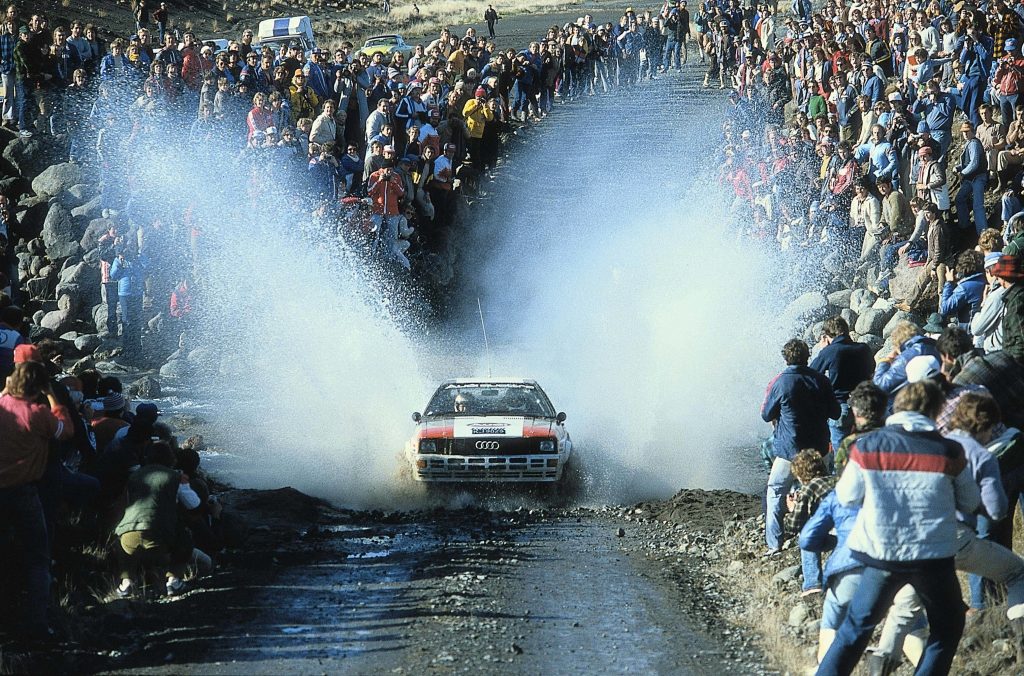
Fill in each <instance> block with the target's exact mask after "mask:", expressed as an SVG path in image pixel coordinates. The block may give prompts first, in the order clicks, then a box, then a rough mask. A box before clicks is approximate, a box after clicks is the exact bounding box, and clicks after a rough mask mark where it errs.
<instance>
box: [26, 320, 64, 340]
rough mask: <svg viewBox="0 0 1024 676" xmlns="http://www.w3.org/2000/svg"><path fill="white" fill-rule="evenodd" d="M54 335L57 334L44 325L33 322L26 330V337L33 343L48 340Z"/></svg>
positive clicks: (54, 336)
mask: <svg viewBox="0 0 1024 676" xmlns="http://www.w3.org/2000/svg"><path fill="white" fill-rule="evenodd" d="M56 337H57V334H55V333H54V332H53V331H52V330H50V329H48V328H46V327H45V326H39V325H37V324H33V325H32V326H31V327H29V330H28V339H29V341H30V342H33V343H38V342H39V341H40V340H48V339H52V338H56Z"/></svg>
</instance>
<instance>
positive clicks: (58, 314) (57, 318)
mask: <svg viewBox="0 0 1024 676" xmlns="http://www.w3.org/2000/svg"><path fill="white" fill-rule="evenodd" d="M65 297H66V296H65ZM72 320H73V317H72V316H71V313H70V312H68V311H67V310H53V311H52V312H47V313H46V314H45V315H44V316H43V320H42V321H41V322H39V325H40V326H41V327H43V328H44V329H50V330H51V331H53V333H54V334H56V335H60V334H62V333H64V332H66V331H68V330H69V329H70V328H71V322H72Z"/></svg>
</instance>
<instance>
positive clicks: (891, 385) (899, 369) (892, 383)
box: [872, 322, 939, 402]
mask: <svg viewBox="0 0 1024 676" xmlns="http://www.w3.org/2000/svg"><path fill="white" fill-rule="evenodd" d="M892 342H893V345H895V346H896V347H894V348H893V350H892V352H890V353H889V355H888V356H886V357H884V358H883V359H882V360H880V361H879V362H878V365H877V366H875V375H874V376H873V377H872V380H873V381H874V383H875V385H878V387H880V388H882V390H883V391H884V392H885V393H886V394H888V395H889V399H890V402H891V401H892V398H893V397H894V396H895V394H896V390H898V389H900V388H901V387H903V386H904V385H906V383H907V364H909V363H910V360H911V359H913V358H914V357H919V356H921V355H923V354H930V355H932V356H933V357H935V358H936V359H938V358H939V349H938V347H937V346H936V345H935V341H934V340H933V339H931V338H929V337H927V336H923V335H921V329H920V327H918V325H917V324H915V323H913V322H900V323H899V324H897V325H896V328H895V330H894V331H893V332H892Z"/></svg>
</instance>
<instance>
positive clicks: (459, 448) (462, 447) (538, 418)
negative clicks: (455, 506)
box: [406, 378, 572, 483]
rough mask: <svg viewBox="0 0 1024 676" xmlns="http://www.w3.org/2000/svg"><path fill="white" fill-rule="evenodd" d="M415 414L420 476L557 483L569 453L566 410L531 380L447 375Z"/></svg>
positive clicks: (413, 453)
mask: <svg viewBox="0 0 1024 676" xmlns="http://www.w3.org/2000/svg"><path fill="white" fill-rule="evenodd" d="M412 419H413V421H414V422H416V431H415V433H414V434H413V436H412V439H410V441H409V443H408V444H407V446H406V455H407V456H408V458H409V461H410V463H411V464H412V466H413V468H414V471H413V476H414V477H415V479H416V480H417V481H422V482H428V483H454V482H491V483H502V482H533V483H556V482H559V481H561V479H562V477H563V476H564V474H565V468H566V465H567V464H568V462H569V458H570V456H571V455H572V440H571V439H570V438H569V433H568V432H567V431H566V429H565V424H564V423H565V413H556V412H555V408H554V406H552V405H551V400H550V399H548V396H547V394H545V393H544V390H542V389H541V387H540V385H538V384H537V382H536V381H533V380H522V379H513V378H503V379H493V378H487V379H458V380H449V381H446V382H444V383H442V384H441V386H440V387H438V388H437V391H436V392H434V396H432V397H431V398H430V402H429V403H428V404H427V407H426V409H425V410H424V411H423V413H422V414H421V413H413V414H412Z"/></svg>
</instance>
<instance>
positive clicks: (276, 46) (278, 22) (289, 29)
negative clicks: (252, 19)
mask: <svg viewBox="0 0 1024 676" xmlns="http://www.w3.org/2000/svg"><path fill="white" fill-rule="evenodd" d="M289 42H295V43H297V44H298V45H299V46H301V47H302V51H303V52H305V54H306V57H307V58H309V55H310V52H312V51H313V49H315V48H316V40H315V39H314V38H313V24H312V22H311V21H310V20H309V17H308V16H292V17H288V18H284V19H267V20H266V21H260V25H259V28H258V29H257V32H256V40H255V41H254V44H253V46H254V47H257V48H263V47H270V48H271V49H273V50H274V52H275V53H276V52H278V51H280V49H281V45H282V44H288V43H289Z"/></svg>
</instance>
